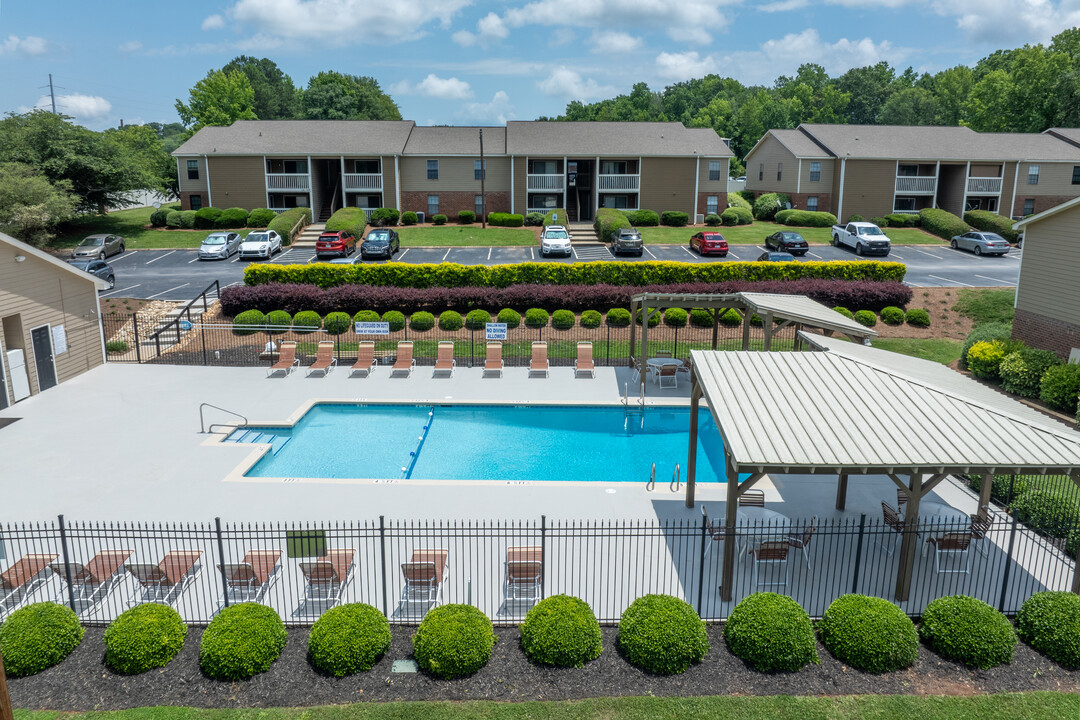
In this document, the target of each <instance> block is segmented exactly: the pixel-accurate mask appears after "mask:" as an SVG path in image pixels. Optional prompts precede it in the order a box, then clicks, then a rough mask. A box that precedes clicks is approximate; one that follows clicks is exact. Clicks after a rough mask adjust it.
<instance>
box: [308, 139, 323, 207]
mask: <svg viewBox="0 0 1080 720" xmlns="http://www.w3.org/2000/svg"><path fill="white" fill-rule="evenodd" d="M319 199H320V200H322V198H319ZM307 203H308V207H309V208H310V209H311V222H318V218H317V217H316V215H315V183H313V182H312V181H311V156H310V155H308V156H307ZM319 211H320V212H321V211H322V208H321V207H320V208H319Z"/></svg>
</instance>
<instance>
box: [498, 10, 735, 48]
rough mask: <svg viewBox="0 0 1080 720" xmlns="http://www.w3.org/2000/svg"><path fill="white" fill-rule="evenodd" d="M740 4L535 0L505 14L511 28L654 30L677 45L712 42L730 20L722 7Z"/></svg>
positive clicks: (504, 17)
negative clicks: (660, 31)
mask: <svg viewBox="0 0 1080 720" xmlns="http://www.w3.org/2000/svg"><path fill="white" fill-rule="evenodd" d="M741 2H742V0H719V1H717V0H681V1H680V2H669V1H668V0H534V1H533V2H530V3H527V4H526V5H523V6H521V7H518V8H511V9H510V10H508V11H507V12H506V13H505V14H504V16H503V19H504V20H506V23H507V24H508V25H510V26H511V27H521V26H523V25H551V26H557V27H560V26H565V27H591V28H605V29H606V28H611V27H619V28H657V29H664V30H666V31H667V33H668V35H669V36H670V37H671V38H672V39H674V40H678V41H680V42H687V41H689V42H697V43H708V42H711V40H712V36H711V35H710V34H709V32H708V31H706V30H705V28H709V29H710V30H723V29H725V28H726V27H727V26H728V25H729V24H730V22H731V21H730V18H729V17H728V16H727V15H725V14H724V13H723V12H721V10H720V6H722V5H737V4H740V3H741Z"/></svg>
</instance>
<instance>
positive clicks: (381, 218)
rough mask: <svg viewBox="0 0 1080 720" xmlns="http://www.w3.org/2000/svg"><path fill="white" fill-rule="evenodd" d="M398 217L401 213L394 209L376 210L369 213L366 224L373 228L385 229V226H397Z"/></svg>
mask: <svg viewBox="0 0 1080 720" xmlns="http://www.w3.org/2000/svg"><path fill="white" fill-rule="evenodd" d="M400 217H401V213H400V212H398V211H397V209H395V208H378V209H377V210H372V211H371V215H370V217H369V218H368V222H370V223H371V225H372V226H373V227H385V226H387V225H397V224H398V218H400Z"/></svg>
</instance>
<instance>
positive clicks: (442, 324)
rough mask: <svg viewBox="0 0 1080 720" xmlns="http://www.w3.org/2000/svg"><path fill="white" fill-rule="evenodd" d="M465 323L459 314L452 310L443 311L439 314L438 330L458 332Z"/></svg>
mask: <svg viewBox="0 0 1080 720" xmlns="http://www.w3.org/2000/svg"><path fill="white" fill-rule="evenodd" d="M464 324H465V321H464V320H462V319H461V313H459V312H456V311H454V310H443V311H442V312H441V313H440V314H439V329H440V330H446V331H449V332H452V331H454V330H460V329H461V326H462V325H464Z"/></svg>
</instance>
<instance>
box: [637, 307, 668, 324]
mask: <svg viewBox="0 0 1080 720" xmlns="http://www.w3.org/2000/svg"><path fill="white" fill-rule="evenodd" d="M643 312H644V309H642V310H638V311H637V312H636V313H634V322H636V323H637V324H638V325H640V324H641V314H642V313H643ZM662 317H663V313H662V312H660V310H659V309H658V308H649V327H656V326H657V325H659V324H660V320H661V319H662Z"/></svg>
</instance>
